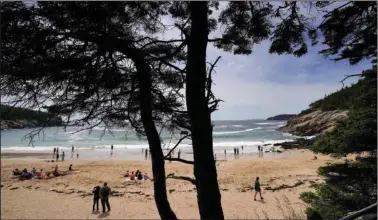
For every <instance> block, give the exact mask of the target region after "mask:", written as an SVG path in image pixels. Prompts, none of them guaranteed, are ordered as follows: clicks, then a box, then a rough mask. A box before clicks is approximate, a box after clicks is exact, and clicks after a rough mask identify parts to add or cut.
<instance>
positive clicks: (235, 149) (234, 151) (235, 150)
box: [234, 147, 236, 155]
mask: <svg viewBox="0 0 378 220" xmlns="http://www.w3.org/2000/svg"><path fill="white" fill-rule="evenodd" d="M234 155H236V147H235V148H234Z"/></svg>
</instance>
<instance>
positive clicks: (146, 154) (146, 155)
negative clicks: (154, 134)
mask: <svg viewBox="0 0 378 220" xmlns="http://www.w3.org/2000/svg"><path fill="white" fill-rule="evenodd" d="M144 157H145V159H146V160H147V158H148V151H147V149H146V150H145V151H144Z"/></svg>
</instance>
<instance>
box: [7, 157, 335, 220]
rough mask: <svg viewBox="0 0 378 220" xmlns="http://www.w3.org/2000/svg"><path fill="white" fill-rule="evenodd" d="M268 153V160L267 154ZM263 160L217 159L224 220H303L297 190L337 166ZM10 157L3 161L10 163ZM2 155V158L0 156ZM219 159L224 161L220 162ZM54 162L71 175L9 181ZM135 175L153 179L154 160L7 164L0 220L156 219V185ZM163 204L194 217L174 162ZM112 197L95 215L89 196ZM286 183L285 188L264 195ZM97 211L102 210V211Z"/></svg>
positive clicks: (191, 190)
mask: <svg viewBox="0 0 378 220" xmlns="http://www.w3.org/2000/svg"><path fill="white" fill-rule="evenodd" d="M268 155H270V156H268ZM282 155H285V156H274V155H273V154H265V155H264V158H258V157H243V158H241V159H239V160H234V159H233V158H232V157H231V158H230V159H228V160H227V161H218V162H217V169H218V182H219V186H220V189H221V194H222V205H223V210H224V214H225V218H226V219H265V218H266V217H268V218H269V219H285V218H286V219H288V218H289V217H290V216H289V215H290V213H291V215H292V214H293V213H296V214H297V216H291V218H294V217H296V218H298V217H302V218H303V217H304V215H303V211H304V209H305V207H306V205H305V204H304V203H303V202H302V201H301V200H300V199H299V195H300V193H301V192H305V191H308V190H309V186H310V185H311V184H313V183H317V182H321V181H322V178H321V177H320V176H318V174H317V172H316V171H317V168H318V167H319V166H322V165H325V164H326V163H327V162H333V161H336V160H335V159H332V158H330V157H328V156H321V155H317V157H318V159H317V160H313V158H314V154H313V153H312V152H309V151H304V150H291V151H287V152H285V154H282ZM9 156H10V155H8V158H9ZM2 157H3V155H2ZM219 159H222V158H219ZM55 164H58V166H59V169H60V170H67V169H68V166H69V165H70V164H73V168H74V169H76V171H73V172H70V173H69V175H66V176H61V177H55V178H52V179H44V180H37V179H33V180H26V181H20V180H18V179H15V178H13V175H12V170H13V169H14V168H19V169H23V168H27V169H28V170H30V169H31V168H33V167H35V168H37V169H38V170H39V169H44V170H46V171H51V170H52V169H53V166H55ZM137 169H140V170H142V172H143V173H144V172H146V173H148V175H149V176H150V177H151V176H152V174H151V162H150V161H149V160H147V161H130V160H119V159H113V160H70V161H64V162H54V163H52V162H44V160H41V159H28V158H27V157H25V158H24V159H23V160H20V159H5V160H2V161H1V194H2V196H1V202H2V203H1V204H2V206H1V215H2V218H4V219H30V218H32V219H94V218H105V219H159V214H158V212H157V209H156V204H155V201H154V199H153V198H154V197H153V182H152V181H143V182H126V181H125V178H124V177H123V175H124V174H125V173H126V171H127V170H129V171H130V172H131V171H135V170H137ZM166 174H167V175H169V174H174V176H175V177H178V178H167V191H168V198H169V201H170V203H171V206H172V209H173V210H174V211H175V213H176V214H177V216H178V218H185V219H198V218H199V214H198V206H197V195H196V189H195V186H194V185H193V184H192V183H191V182H189V181H186V180H183V179H180V177H190V178H193V167H192V166H191V165H188V164H183V163H179V162H172V163H169V162H166ZM256 176H259V177H260V179H261V184H262V188H263V197H264V200H263V201H260V200H259V199H258V201H254V200H253V195H254V191H251V190H250V187H251V186H253V184H254V180H255V178H256ZM105 181H106V182H108V185H109V186H110V187H111V188H112V190H113V191H115V193H114V195H113V196H111V197H110V203H111V206H112V210H111V212H109V213H106V214H104V215H103V214H100V213H92V200H93V198H92V195H91V193H90V192H91V190H92V188H93V187H94V186H95V185H102V184H103V182H105ZM283 184H286V185H288V186H289V188H285V189H280V190H275V191H273V190H269V189H274V188H275V187H279V186H282V185H283ZM100 209H101V207H100Z"/></svg>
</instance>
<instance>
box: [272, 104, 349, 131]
mask: <svg viewBox="0 0 378 220" xmlns="http://www.w3.org/2000/svg"><path fill="white" fill-rule="evenodd" d="M347 113H348V111H347V110H332V111H323V110H321V109H313V108H310V109H308V110H306V111H303V112H302V113H300V114H299V115H297V116H296V117H294V118H291V119H289V120H288V121H287V124H286V125H285V126H283V127H280V128H278V130H279V131H282V132H285V133H290V134H294V135H297V136H313V135H319V134H323V133H325V132H327V131H331V130H332V129H334V128H335V126H336V124H337V123H338V122H339V121H342V120H344V119H346V118H347Z"/></svg>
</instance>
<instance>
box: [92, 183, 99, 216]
mask: <svg viewBox="0 0 378 220" xmlns="http://www.w3.org/2000/svg"><path fill="white" fill-rule="evenodd" d="M100 189H101V187H100V186H95V187H94V188H93V190H92V193H93V209H92V211H93V212H94V211H95V205H97V211H98V203H99V201H100Z"/></svg>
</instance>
